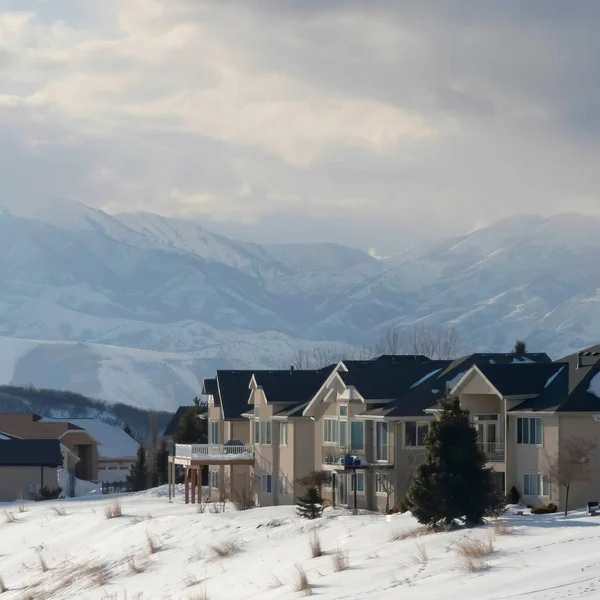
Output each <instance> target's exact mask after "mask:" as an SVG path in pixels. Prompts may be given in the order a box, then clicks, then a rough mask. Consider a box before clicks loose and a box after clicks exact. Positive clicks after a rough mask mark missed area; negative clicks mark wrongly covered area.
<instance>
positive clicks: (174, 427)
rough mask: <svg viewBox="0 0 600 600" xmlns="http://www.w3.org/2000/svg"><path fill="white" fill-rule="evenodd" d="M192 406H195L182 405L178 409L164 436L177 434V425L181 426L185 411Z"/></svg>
mask: <svg viewBox="0 0 600 600" xmlns="http://www.w3.org/2000/svg"><path fill="white" fill-rule="evenodd" d="M190 408H193V406H180V407H179V408H178V409H177V411H176V412H175V414H174V415H173V418H172V419H171V420H170V421H169V424H168V425H167V426H166V428H165V430H164V432H163V437H173V436H174V435H175V432H176V431H177V427H178V426H179V422H180V421H181V419H183V417H184V416H185V413H186V412H187V411H188V410H189V409H190Z"/></svg>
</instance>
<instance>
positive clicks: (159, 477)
mask: <svg viewBox="0 0 600 600" xmlns="http://www.w3.org/2000/svg"><path fill="white" fill-rule="evenodd" d="M168 469H169V447H168V446H167V442H166V440H162V441H161V442H160V446H159V447H158V450H157V451H156V454H155V455H154V468H153V473H152V484H153V485H154V486H155V487H156V486H157V485H162V484H163V483H165V482H166V481H167V479H168Z"/></svg>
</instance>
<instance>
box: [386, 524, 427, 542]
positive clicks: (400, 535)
mask: <svg viewBox="0 0 600 600" xmlns="http://www.w3.org/2000/svg"><path fill="white" fill-rule="evenodd" d="M428 532H429V529H428V528H427V527H418V528H417V529H409V530H408V531H406V530H404V531H392V535H391V536H390V541H392V542H400V541H402V540H408V539H410V538H417V537H421V536H422V535H425V534H426V533H428Z"/></svg>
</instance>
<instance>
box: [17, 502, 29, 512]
mask: <svg viewBox="0 0 600 600" xmlns="http://www.w3.org/2000/svg"><path fill="white" fill-rule="evenodd" d="M27 510H28V508H27V507H26V506H25V505H24V504H19V512H20V513H26V512H27Z"/></svg>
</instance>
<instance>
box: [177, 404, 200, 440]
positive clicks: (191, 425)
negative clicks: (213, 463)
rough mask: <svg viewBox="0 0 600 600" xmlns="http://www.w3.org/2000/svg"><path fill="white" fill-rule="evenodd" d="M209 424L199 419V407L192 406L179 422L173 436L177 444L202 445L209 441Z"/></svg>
mask: <svg viewBox="0 0 600 600" xmlns="http://www.w3.org/2000/svg"><path fill="white" fill-rule="evenodd" d="M207 427H208V425H207V423H206V420H205V419H200V418H199V417H198V412H197V407H196V406H191V407H190V408H189V410H187V411H186V413H185V415H183V417H182V418H181V421H179V425H177V430H176V431H175V435H174V436H173V441H174V442H175V443H176V444H201V443H206V441H207V437H208V436H207V435H206V434H207Z"/></svg>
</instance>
